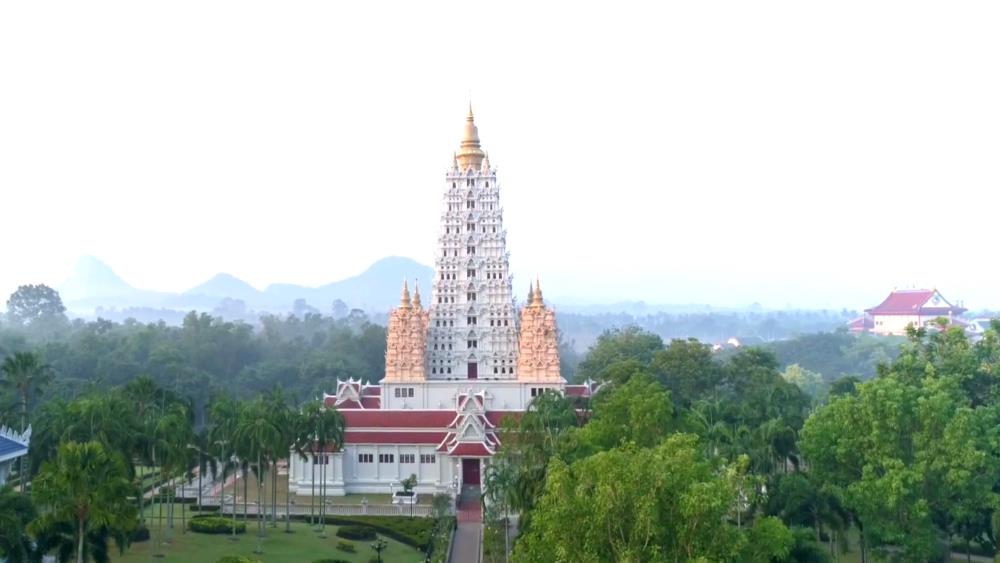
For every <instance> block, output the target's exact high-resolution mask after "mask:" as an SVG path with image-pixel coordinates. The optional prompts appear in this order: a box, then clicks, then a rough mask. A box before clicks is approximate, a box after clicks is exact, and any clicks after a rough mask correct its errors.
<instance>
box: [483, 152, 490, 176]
mask: <svg viewBox="0 0 1000 563" xmlns="http://www.w3.org/2000/svg"><path fill="white" fill-rule="evenodd" d="M483 153H484V156H483V171H484V172H489V171H490V153H488V152H486V151H483Z"/></svg>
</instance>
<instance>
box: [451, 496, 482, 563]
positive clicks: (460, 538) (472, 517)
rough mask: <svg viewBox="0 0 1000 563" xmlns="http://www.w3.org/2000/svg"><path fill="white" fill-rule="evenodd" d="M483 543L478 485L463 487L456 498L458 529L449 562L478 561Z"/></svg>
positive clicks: (475, 562)
mask: <svg viewBox="0 0 1000 563" xmlns="http://www.w3.org/2000/svg"><path fill="white" fill-rule="evenodd" d="M482 543H483V505H482V501H481V500H479V487H464V488H463V490H462V494H461V496H460V497H459V499H458V529H457V530H455V545H454V546H453V547H452V550H451V560H450V561H451V563H479V560H480V559H479V555H480V553H482V547H481V546H482Z"/></svg>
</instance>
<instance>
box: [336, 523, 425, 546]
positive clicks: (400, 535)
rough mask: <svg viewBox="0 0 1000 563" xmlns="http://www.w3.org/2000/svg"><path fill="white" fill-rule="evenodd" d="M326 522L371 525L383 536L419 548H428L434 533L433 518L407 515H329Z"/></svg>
mask: <svg viewBox="0 0 1000 563" xmlns="http://www.w3.org/2000/svg"><path fill="white" fill-rule="evenodd" d="M326 523H327V524H332V525H334V526H357V525H361V526H369V527H371V528H374V529H375V531H376V532H378V533H380V534H382V535H383V536H386V537H390V538H392V539H394V540H396V541H398V542H400V543H405V544H406V545H408V546H411V547H415V548H417V549H419V550H426V549H427V546H428V544H430V542H431V537H432V536H433V533H434V519H433V518H409V517H406V516H327V517H326ZM338 535H339V532H338ZM341 537H344V536H341ZM347 539H354V538H347Z"/></svg>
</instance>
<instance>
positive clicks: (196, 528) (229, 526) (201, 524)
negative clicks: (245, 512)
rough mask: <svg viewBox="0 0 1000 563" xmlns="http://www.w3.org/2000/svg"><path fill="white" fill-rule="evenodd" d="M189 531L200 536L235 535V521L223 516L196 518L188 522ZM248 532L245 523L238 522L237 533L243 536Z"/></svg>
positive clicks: (200, 516)
mask: <svg viewBox="0 0 1000 563" xmlns="http://www.w3.org/2000/svg"><path fill="white" fill-rule="evenodd" d="M188 529H189V530H191V531H192V532H197V533H199V534H231V533H233V521H232V520H231V519H229V518H223V517H221V516H202V515H199V516H196V517H194V518H192V519H191V520H188ZM246 531H247V525H246V523H245V522H236V533H237V534H242V533H245V532H246Z"/></svg>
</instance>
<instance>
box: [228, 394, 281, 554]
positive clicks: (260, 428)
mask: <svg viewBox="0 0 1000 563" xmlns="http://www.w3.org/2000/svg"><path fill="white" fill-rule="evenodd" d="M243 414H244V416H241V417H240V423H239V426H238V427H237V429H236V442H237V443H238V444H244V447H245V448H246V451H247V452H248V453H249V454H250V455H249V456H248V457H249V459H256V462H257V463H256V466H255V471H256V474H257V500H258V509H257V528H258V536H259V537H261V538H263V537H264V535H265V531H264V528H265V527H264V510H262V509H263V508H264V506H266V503H264V502H263V500H264V499H263V485H264V479H265V473H266V470H265V469H264V468H265V464H266V462H267V455H268V453H269V448H270V447H271V444H274V443H276V442H278V441H279V440H280V438H281V431H280V430H278V427H277V426H275V425H274V421H273V420H271V418H270V417H269V416H268V409H267V405H266V404H265V403H264V401H263V400H262V399H258V400H256V401H254V402H253V403H251V404H250V405H249V407H248V408H247V409H245V411H244V413H243ZM260 551H261V549H260V547H259V546H258V549H257V552H260Z"/></svg>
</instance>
